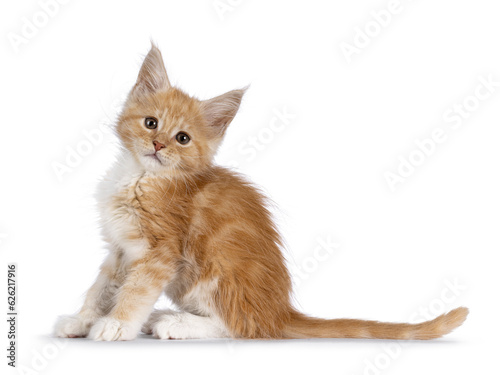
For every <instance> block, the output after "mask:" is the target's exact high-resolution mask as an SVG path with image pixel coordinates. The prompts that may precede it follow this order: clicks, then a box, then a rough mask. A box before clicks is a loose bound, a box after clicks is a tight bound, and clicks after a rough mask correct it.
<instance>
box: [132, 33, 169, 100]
mask: <svg viewBox="0 0 500 375" xmlns="http://www.w3.org/2000/svg"><path fill="white" fill-rule="evenodd" d="M170 87H171V85H170V81H169V80H168V76H167V71H166V69H165V64H164V63H163V58H162V56H161V52H160V50H159V48H158V47H157V46H156V45H155V44H154V43H153V41H151V49H150V50H149V52H148V54H147V55H146V57H145V58H144V62H143V63H142V66H141V70H140V71H139V75H138V77H137V82H136V83H135V86H134V88H133V89H132V93H135V94H150V93H153V92H155V91H159V90H167V89H168V88H170Z"/></svg>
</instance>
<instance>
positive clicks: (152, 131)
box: [117, 45, 245, 175]
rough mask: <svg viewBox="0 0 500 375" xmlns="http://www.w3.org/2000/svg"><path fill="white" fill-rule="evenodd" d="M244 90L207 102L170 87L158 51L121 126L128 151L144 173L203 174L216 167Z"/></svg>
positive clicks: (148, 63)
mask: <svg viewBox="0 0 500 375" xmlns="http://www.w3.org/2000/svg"><path fill="white" fill-rule="evenodd" d="M244 93H245V89H242V90H233V91H230V92H227V93H225V94H223V95H220V96H218V97H215V98H213V99H209V100H203V101H201V100H198V99H195V98H191V97H190V96H188V95H187V94H185V93H184V92H182V91H180V90H179V89H177V88H175V87H172V86H171V85H170V82H169V80H168V76H167V72H166V70H165V65H164V63H163V59H162V56H161V53H160V50H159V49H158V48H157V47H156V46H154V45H153V46H152V47H151V50H150V51H149V53H148V54H147V56H146V58H145V60H144V63H143V64H142V67H141V70H140V72H139V76H138V78H137V82H136V84H135V85H134V87H133V89H132V91H131V92H130V94H129V96H128V98H127V101H126V103H125V106H124V109H123V112H122V114H121V116H120V119H119V121H118V126H117V133H118V136H119V137H120V139H121V141H122V143H123V145H124V146H125V148H126V149H127V150H128V151H129V152H130V153H131V154H132V155H133V156H134V157H135V159H136V160H137V161H138V162H139V163H140V164H141V165H142V166H143V167H144V169H145V170H147V171H150V172H153V173H158V174H165V175H186V174H192V173H197V172H199V171H202V170H203V169H205V168H206V167H207V166H209V165H210V164H211V162H212V159H213V156H214V154H215V151H216V150H217V147H218V145H219V144H220V142H221V140H222V138H223V136H224V133H225V131H226V128H227V126H228V125H229V123H230V122H231V121H232V119H233V118H234V116H235V115H236V112H237V111H238V108H239V106H240V103H241V98H242V96H243V94H244Z"/></svg>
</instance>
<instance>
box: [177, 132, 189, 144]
mask: <svg viewBox="0 0 500 375" xmlns="http://www.w3.org/2000/svg"><path fill="white" fill-rule="evenodd" d="M175 139H176V140H177V142H179V143H180V144H181V145H185V144H186V143H188V142H189V141H190V140H191V138H189V135H187V134H186V133H182V132H181V133H177V135H176V136H175Z"/></svg>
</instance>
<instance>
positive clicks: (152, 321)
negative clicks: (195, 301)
mask: <svg viewBox="0 0 500 375" xmlns="http://www.w3.org/2000/svg"><path fill="white" fill-rule="evenodd" d="M174 314H177V312H176V311H174V310H154V311H153V312H152V313H151V315H149V318H148V321H147V322H146V323H144V325H143V326H142V329H141V331H142V333H145V334H146V335H151V334H152V333H153V327H154V326H155V325H156V323H158V321H159V320H160V319H161V318H162V317H163V316H165V315H174Z"/></svg>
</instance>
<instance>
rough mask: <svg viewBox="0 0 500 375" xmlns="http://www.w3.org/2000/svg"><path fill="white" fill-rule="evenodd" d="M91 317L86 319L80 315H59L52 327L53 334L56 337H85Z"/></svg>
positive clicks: (91, 321)
mask: <svg viewBox="0 0 500 375" xmlns="http://www.w3.org/2000/svg"><path fill="white" fill-rule="evenodd" d="M93 322H94V320H93V319H87V318H84V317H82V316H80V315H63V316H60V317H59V319H58V320H57V322H56V325H55V327H54V335H55V336H57V337H69V338H75V337H85V336H87V335H88V334H89V331H90V327H91V326H92V323H93Z"/></svg>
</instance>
